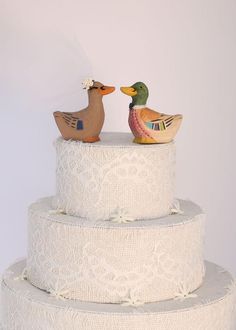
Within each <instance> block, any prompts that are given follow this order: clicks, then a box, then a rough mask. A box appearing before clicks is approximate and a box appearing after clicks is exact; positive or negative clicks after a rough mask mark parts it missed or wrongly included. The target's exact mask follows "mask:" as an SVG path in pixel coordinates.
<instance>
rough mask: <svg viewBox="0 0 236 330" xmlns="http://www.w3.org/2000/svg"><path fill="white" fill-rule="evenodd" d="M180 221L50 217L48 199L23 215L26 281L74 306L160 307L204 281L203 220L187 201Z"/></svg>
mask: <svg viewBox="0 0 236 330" xmlns="http://www.w3.org/2000/svg"><path fill="white" fill-rule="evenodd" d="M180 209H181V210H182V212H183V214H175V215H169V216H168V217H163V218H158V219H156V220H154V219H152V220H139V221H134V222H129V223H125V224H123V223H121V224H119V223H115V222H111V221H99V222H91V221H89V220H86V219H81V218H77V217H74V216H68V215H63V214H53V213H52V212H51V211H50V210H51V198H48V199H44V200H41V201H39V202H38V203H35V204H33V205H32V206H31V207H30V209H29V228H28V233H29V239H28V242H29V243H28V252H29V255H28V262H27V271H28V278H29V280H30V281H31V282H32V283H33V284H34V285H36V286H37V287H39V288H42V289H45V290H47V291H48V292H55V291H58V292H60V295H61V296H62V297H67V298H72V299H79V300H82V301H93V302H103V303H104V302H106V303H110V302H113V303H122V302H125V301H126V300H127V298H128V297H129V295H131V296H132V297H134V299H135V300H136V301H139V302H151V301H160V300H163V299H169V298H174V297H176V296H178V294H179V292H181V290H182V288H183V287H184V288H185V289H186V290H188V292H192V291H193V290H195V289H196V288H198V287H199V286H200V285H201V283H202V280H203V276H204V263H203V236H204V235H203V234H204V233H203V231H204V229H203V228H204V220H205V216H204V214H202V211H201V209H200V208H199V207H198V206H197V205H196V204H194V203H192V202H189V201H180Z"/></svg>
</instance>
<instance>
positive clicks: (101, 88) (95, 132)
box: [53, 78, 115, 143]
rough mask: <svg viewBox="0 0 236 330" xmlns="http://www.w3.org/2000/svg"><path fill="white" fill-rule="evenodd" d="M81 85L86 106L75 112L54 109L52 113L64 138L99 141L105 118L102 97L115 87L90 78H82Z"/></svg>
mask: <svg viewBox="0 0 236 330" xmlns="http://www.w3.org/2000/svg"><path fill="white" fill-rule="evenodd" d="M82 85H83V88H84V89H86V90H87V92H88V99H89V104H88V106H87V108H85V109H82V110H80V111H76V112H61V111H56V112H54V113H53V115H54V118H55V121H56V123H57V126H58V128H59V130H60V132H61V135H62V136H63V138H64V139H65V140H70V139H71V140H78V141H83V142H91V143H92V142H97V141H100V138H99V134H100V133H101V130H102V127H103V123H104V118H105V113H104V107H103V102H102V97H103V96H104V95H107V94H110V93H112V92H113V91H114V90H115V87H111V86H105V85H103V84H102V83H100V82H98V81H95V80H93V79H91V78H88V79H86V80H84V82H83V83H82Z"/></svg>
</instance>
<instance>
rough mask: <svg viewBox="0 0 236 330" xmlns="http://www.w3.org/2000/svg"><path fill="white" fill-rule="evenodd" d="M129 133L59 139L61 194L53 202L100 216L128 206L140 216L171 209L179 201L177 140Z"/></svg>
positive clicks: (70, 211) (91, 216)
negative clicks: (140, 139) (151, 140)
mask: <svg viewBox="0 0 236 330" xmlns="http://www.w3.org/2000/svg"><path fill="white" fill-rule="evenodd" d="M132 139H133V138H132V135H131V134H129V133H102V134H101V141H100V142H97V143H94V144H85V143H82V142H79V141H71V140H70V141H65V140H63V139H62V138H59V139H58V140H57V141H56V142H55V146H56V151H57V175H56V181H57V193H56V197H55V198H54V201H53V205H54V207H55V208H58V209H62V210H64V212H65V213H67V214H70V215H77V216H80V217H82V218H87V219H92V220H100V219H109V218H110V217H111V216H112V214H113V213H114V212H117V210H118V211H119V210H123V211H124V212H126V213H127V214H129V216H130V217H134V218H135V219H150V218H157V217H161V216H165V215H168V214H170V209H171V206H172V203H173V201H174V184H175V145H174V142H171V143H166V144H155V145H138V144H134V143H132Z"/></svg>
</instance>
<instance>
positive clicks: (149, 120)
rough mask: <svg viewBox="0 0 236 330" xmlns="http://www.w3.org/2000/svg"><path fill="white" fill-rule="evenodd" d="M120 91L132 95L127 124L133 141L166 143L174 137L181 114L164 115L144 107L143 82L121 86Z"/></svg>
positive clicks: (144, 88)
mask: <svg viewBox="0 0 236 330" xmlns="http://www.w3.org/2000/svg"><path fill="white" fill-rule="evenodd" d="M120 89H121V91H122V92H123V93H124V94H127V95H129V96H131V97H132V103H130V105H129V109H130V112H129V126H130V129H131V131H132V133H133V134H134V136H135V139H134V141H133V142H135V143H144V144H149V143H167V142H170V141H172V140H173V138H174V137H175V135H176V133H177V131H178V129H179V127H180V124H181V121H182V115H166V114H164V113H159V112H156V111H154V110H151V109H149V108H147V107H146V102H147V99H148V95H149V92H148V88H147V86H146V85H145V84H144V83H143V82H136V83H135V84H133V85H132V86H131V87H121V88H120Z"/></svg>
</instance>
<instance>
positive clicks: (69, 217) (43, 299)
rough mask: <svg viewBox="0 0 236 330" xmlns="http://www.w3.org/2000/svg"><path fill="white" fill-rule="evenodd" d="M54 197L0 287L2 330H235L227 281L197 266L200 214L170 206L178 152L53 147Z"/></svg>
mask: <svg viewBox="0 0 236 330" xmlns="http://www.w3.org/2000/svg"><path fill="white" fill-rule="evenodd" d="M55 147H56V152H57V171H56V181H57V191H56V195H55V196H54V197H48V198H44V199H41V200H39V201H37V202H36V203H34V204H32V205H31V206H30V208H29V224H28V256H27V259H26V260H23V261H20V262H17V263H15V264H14V265H13V266H11V267H10V268H9V269H8V270H7V271H6V272H5V274H4V276H3V280H2V302H1V304H2V323H3V328H4V329H6V330H16V329H17V330H18V329H20V330H74V329H79V330H101V329H102V330H233V329H235V327H236V325H235V300H236V290H235V282H234V280H233V277H232V276H231V275H230V274H229V273H228V272H226V271H225V270H224V269H222V268H221V267H219V266H217V265H215V264H212V263H210V262H204V260H203V238H204V222H205V215H204V214H203V212H202V210H201V208H200V207H199V206H197V205H196V204H195V203H193V202H191V201H185V200H175V199H174V187H175V144H174V142H170V143H166V144H151V145H138V144H134V143H132V135H131V134H129V133H103V134H102V135H101V141H100V142H97V143H95V144H85V143H82V142H80V141H71V140H68V141H66V140H64V139H62V138H59V139H58V140H57V141H56V142H55Z"/></svg>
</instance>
